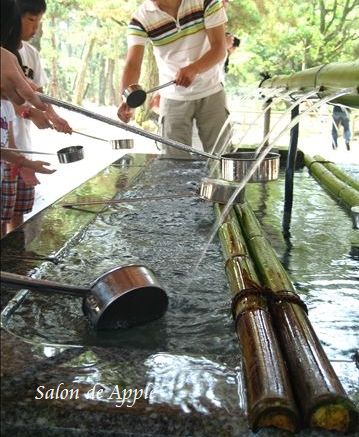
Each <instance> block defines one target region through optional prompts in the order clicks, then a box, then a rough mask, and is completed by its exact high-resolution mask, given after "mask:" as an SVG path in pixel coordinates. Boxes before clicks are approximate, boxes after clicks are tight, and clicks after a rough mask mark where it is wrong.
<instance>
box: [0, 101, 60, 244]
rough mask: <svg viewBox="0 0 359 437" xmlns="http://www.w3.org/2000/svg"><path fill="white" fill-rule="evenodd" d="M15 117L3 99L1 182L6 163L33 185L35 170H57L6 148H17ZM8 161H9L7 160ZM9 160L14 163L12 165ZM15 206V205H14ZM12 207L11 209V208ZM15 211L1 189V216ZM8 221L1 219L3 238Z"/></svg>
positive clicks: (12, 109) (50, 171)
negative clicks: (13, 124)
mask: <svg viewBox="0 0 359 437" xmlns="http://www.w3.org/2000/svg"><path fill="white" fill-rule="evenodd" d="M14 117H15V112H14V108H13V106H12V105H11V103H10V102H8V101H7V100H3V99H1V116H0V138H1V159H2V160H4V161H1V183H2V182H3V180H2V179H3V170H4V167H5V165H6V167H7V168H11V171H12V172H14V173H18V174H20V175H21V177H22V179H23V181H24V183H25V184H29V185H31V186H34V185H37V184H38V183H39V181H38V179H37V178H36V176H35V172H39V173H46V174H51V173H53V172H54V171H55V170H51V169H48V168H46V167H45V165H49V164H48V163H47V162H43V161H31V160H29V159H27V158H26V157H25V156H23V155H20V154H18V153H16V152H12V151H11V150H6V148H7V147H10V148H15V143H14V136H13V130H12V122H13V120H14ZM5 161H7V163H6V162H5ZM9 162H11V163H12V165H11V166H10V164H9ZM13 206H14V205H13ZM9 207H10V210H9ZM12 214H13V211H12V209H11V205H8V204H7V198H3V191H1V217H6V216H7V215H9V216H12ZM6 224H7V222H6V220H3V219H1V238H2V237H3V236H4V235H6V233H7V226H6Z"/></svg>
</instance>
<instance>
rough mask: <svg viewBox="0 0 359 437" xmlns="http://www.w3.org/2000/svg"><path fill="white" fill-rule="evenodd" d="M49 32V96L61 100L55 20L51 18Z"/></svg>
mask: <svg viewBox="0 0 359 437" xmlns="http://www.w3.org/2000/svg"><path fill="white" fill-rule="evenodd" d="M50 29H51V30H50V32H51V38H50V39H51V48H52V54H51V77H50V81H49V86H48V88H49V91H48V92H49V94H50V95H51V96H53V97H56V98H60V99H61V98H62V97H63V96H62V95H61V94H60V87H59V77H58V74H57V71H58V65H59V62H58V50H57V45H56V35H55V31H54V29H56V25H55V18H54V17H52V18H51V26H50Z"/></svg>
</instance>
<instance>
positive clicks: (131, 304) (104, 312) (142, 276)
mask: <svg viewBox="0 0 359 437" xmlns="http://www.w3.org/2000/svg"><path fill="white" fill-rule="evenodd" d="M0 274H1V283H2V284H5V285H9V286H15V287H16V288H25V287H26V288H28V289H29V290H33V291H36V292H40V293H43V294H53V293H55V294H65V295H70V296H76V297H82V298H83V304H82V310H83V312H84V314H85V316H86V317H87V319H88V320H89V322H90V324H91V325H92V326H93V327H94V328H95V329H97V330H102V329H118V328H128V327H131V326H135V325H139V324H143V323H146V322H149V321H152V320H155V319H158V318H159V317H161V316H162V315H163V314H164V313H165V311H166V309H167V305H168V298H167V294H166V292H165V291H164V290H163V289H162V288H161V286H160V285H159V284H158V282H157V280H156V278H155V275H154V273H153V272H152V271H151V270H150V269H148V268H147V267H145V266H142V265H129V266H124V267H116V268H114V269H113V270H111V271H109V272H107V273H104V274H103V275H102V276H100V277H99V278H98V279H96V280H95V281H94V282H93V283H92V285H91V286H90V287H89V288H87V287H81V286H73V285H67V284H61V283H58V282H54V281H48V280H42V279H34V278H29V277H27V276H22V275H17V274H14V273H8V272H1V273H0Z"/></svg>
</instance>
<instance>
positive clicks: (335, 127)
mask: <svg viewBox="0 0 359 437" xmlns="http://www.w3.org/2000/svg"><path fill="white" fill-rule="evenodd" d="M338 123H339V120H338V118H336V117H334V116H333V124H332V147H333V149H334V150H335V149H337V148H338V129H339V124H338Z"/></svg>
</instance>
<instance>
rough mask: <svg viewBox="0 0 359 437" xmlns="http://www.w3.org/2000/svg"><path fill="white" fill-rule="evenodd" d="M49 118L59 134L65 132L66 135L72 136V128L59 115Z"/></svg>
mask: <svg viewBox="0 0 359 437" xmlns="http://www.w3.org/2000/svg"><path fill="white" fill-rule="evenodd" d="M49 118H50V120H51V121H52V124H53V126H54V128H55V129H56V130H57V132H63V133H65V134H72V128H71V126H70V125H69V124H68V122H67V121H66V120H64V119H63V118H61V117H59V116H58V115H57V114H55V115H52V114H50V115H49Z"/></svg>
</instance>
